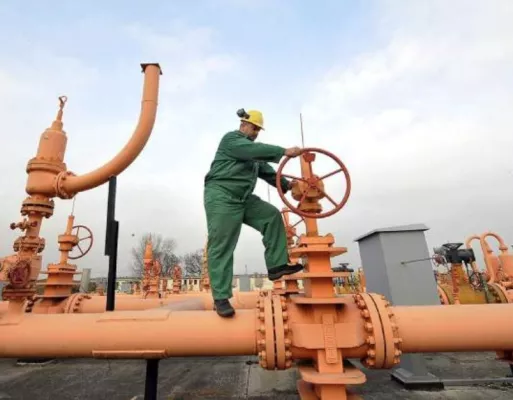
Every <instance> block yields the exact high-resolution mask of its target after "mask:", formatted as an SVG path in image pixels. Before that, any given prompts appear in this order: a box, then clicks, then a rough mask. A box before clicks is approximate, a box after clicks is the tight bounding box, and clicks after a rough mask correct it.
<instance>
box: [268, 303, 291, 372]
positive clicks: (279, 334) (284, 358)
mask: <svg viewBox="0 0 513 400" xmlns="http://www.w3.org/2000/svg"><path fill="white" fill-rule="evenodd" d="M272 302H273V311H274V335H275V339H276V369H287V368H290V367H291V366H292V352H291V351H290V347H291V346H292V341H291V340H290V329H289V325H288V313H287V303H286V302H285V298H284V297H283V296H279V295H273V296H272Z"/></svg>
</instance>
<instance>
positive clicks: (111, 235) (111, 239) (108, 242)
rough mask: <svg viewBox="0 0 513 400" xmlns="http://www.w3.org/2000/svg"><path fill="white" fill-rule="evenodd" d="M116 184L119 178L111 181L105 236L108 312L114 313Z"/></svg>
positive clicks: (116, 233)
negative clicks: (107, 272)
mask: <svg viewBox="0 0 513 400" xmlns="http://www.w3.org/2000/svg"><path fill="white" fill-rule="evenodd" d="M116 182H117V178H116V177H115V176H111V177H110V179H109V197H108V200H107V229H106V234H105V255H106V256H108V257H109V274H108V277H107V306H106V311H114V307H115V296H116V270H117V263H118V235H119V222H118V221H116V220H115V219H114V218H115V212H116Z"/></svg>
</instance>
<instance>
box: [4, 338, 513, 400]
mask: <svg viewBox="0 0 513 400" xmlns="http://www.w3.org/2000/svg"><path fill="white" fill-rule="evenodd" d="M63 345H64V344H63ZM426 357H427V363H428V366H429V369H430V371H431V372H432V373H433V374H435V375H437V376H438V377H441V378H498V377H505V376H507V375H508V374H510V370H509V367H508V366H507V365H506V364H503V363H502V362H498V361H495V360H494V354H489V353H486V354H474V353H470V354H453V353H448V354H443V355H442V354H439V355H427V356H426ZM365 373H366V374H367V377H368V381H367V383H366V384H364V385H362V386H359V387H357V388H355V390H354V391H356V392H357V393H360V394H362V395H363V396H364V399H365V400H378V399H379V400H392V399H394V400H395V399H407V400H449V399H450V400H453V399H458V400H460V399H461V400H484V399H493V400H507V399H509V400H511V399H513V385H504V384H486V385H485V384H481V385H477V386H467V387H450V388H449V389H446V390H443V391H434V392H425V391H422V392H419V391H407V390H404V389H403V388H402V387H401V386H400V385H398V384H397V383H395V382H393V381H391V379H390V372H389V371H369V370H365ZM144 378H145V363H144V361H97V360H64V361H57V362H53V363H51V364H48V365H45V366H17V365H16V363H15V360H5V359H4V360H0V399H20V400H25V399H26V400H33V399H38V400H47V399H48V400H49V399H52V400H76V399H80V400H93V399H94V400H97V399H113V400H118V399H119V400H142V399H143V398H144V395H143V394H144ZM296 380H297V372H296V370H295V369H291V370H287V371H279V372H270V371H264V370H262V369H261V368H260V367H259V366H258V365H257V364H256V363H255V358H254V357H231V358H230V357H226V358H225V357H218V358H176V359H169V360H164V361H161V363H160V371H159V399H162V400H164V399H166V400H193V399H194V400H196V399H216V400H225V399H251V400H257V399H262V400H264V399H265V400H268V399H276V400H278V399H279V400H292V399H294V400H296V399H298V398H299V397H298V395H297V392H296V388H295V382H296Z"/></svg>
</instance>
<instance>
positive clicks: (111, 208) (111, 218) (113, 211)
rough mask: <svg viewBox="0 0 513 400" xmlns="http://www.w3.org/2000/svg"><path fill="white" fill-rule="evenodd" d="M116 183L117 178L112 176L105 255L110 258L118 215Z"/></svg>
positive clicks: (108, 202)
mask: <svg viewBox="0 0 513 400" xmlns="http://www.w3.org/2000/svg"><path fill="white" fill-rule="evenodd" d="M116 183H117V177H115V176H111V177H110V179H109V196H108V199H107V229H106V232H105V233H106V234H105V255H106V256H109V255H110V254H111V253H110V250H111V248H112V233H111V228H112V221H114V218H115V214H116Z"/></svg>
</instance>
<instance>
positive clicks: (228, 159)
mask: <svg viewBox="0 0 513 400" xmlns="http://www.w3.org/2000/svg"><path fill="white" fill-rule="evenodd" d="M237 115H238V116H239V117H240V126H239V129H237V130H235V131H231V132H228V133H226V134H225V135H224V136H223V137H222V139H221V142H220V143H219V146H218V148H217V152H216V154H215V157H214V161H213V162H212V164H211V166H210V171H209V172H208V173H207V175H206V176H205V187H204V200H203V202H204V207H205V213H206V217H207V227H208V243H207V260H208V273H209V276H210V286H211V289H212V296H213V298H214V306H215V309H216V311H217V313H218V314H219V315H220V316H221V317H231V316H233V315H234V314H235V310H234V309H233V307H232V306H231V304H230V301H229V299H230V298H231V297H232V280H233V252H234V251H235V247H236V246H237V242H238V240H239V235H240V231H241V227H242V224H243V223H244V224H246V225H249V226H251V227H252V228H254V229H256V230H257V231H259V232H260V233H261V234H262V236H263V244H264V247H265V263H266V267H267V271H268V277H269V279H270V280H272V281H274V280H276V279H279V278H281V277H282V276H284V275H290V274H293V273H296V272H299V271H301V270H302V269H303V266H302V265H301V264H290V261H289V256H288V251H287V235H286V233H285V226H284V224H283V222H282V219H281V213H280V211H279V210H278V209H277V208H276V207H274V206H273V205H271V204H269V203H268V202H266V201H263V200H262V199H260V198H259V197H258V196H256V195H254V194H253V190H254V189H255V186H256V183H257V178H261V179H263V180H264V181H266V182H267V183H268V184H270V185H272V186H274V187H276V171H275V170H274V169H273V167H272V166H270V165H269V164H268V162H274V163H278V162H279V161H280V160H281V158H282V157H283V156H287V157H297V156H299V155H300V154H301V153H302V149H300V148H299V147H292V148H288V149H285V148H283V147H280V146H274V145H270V144H264V143H255V140H256V138H257V137H258V133H259V132H260V130H263V129H264V121H263V116H262V113H261V112H259V111H256V110H248V111H247V112H246V111H245V110H244V109H240V110H239V111H237ZM280 184H281V189H282V190H283V192H284V193H286V192H287V191H288V190H290V189H291V188H292V186H293V185H295V184H296V182H293V181H289V180H287V179H285V178H282V179H281V182H280Z"/></svg>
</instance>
